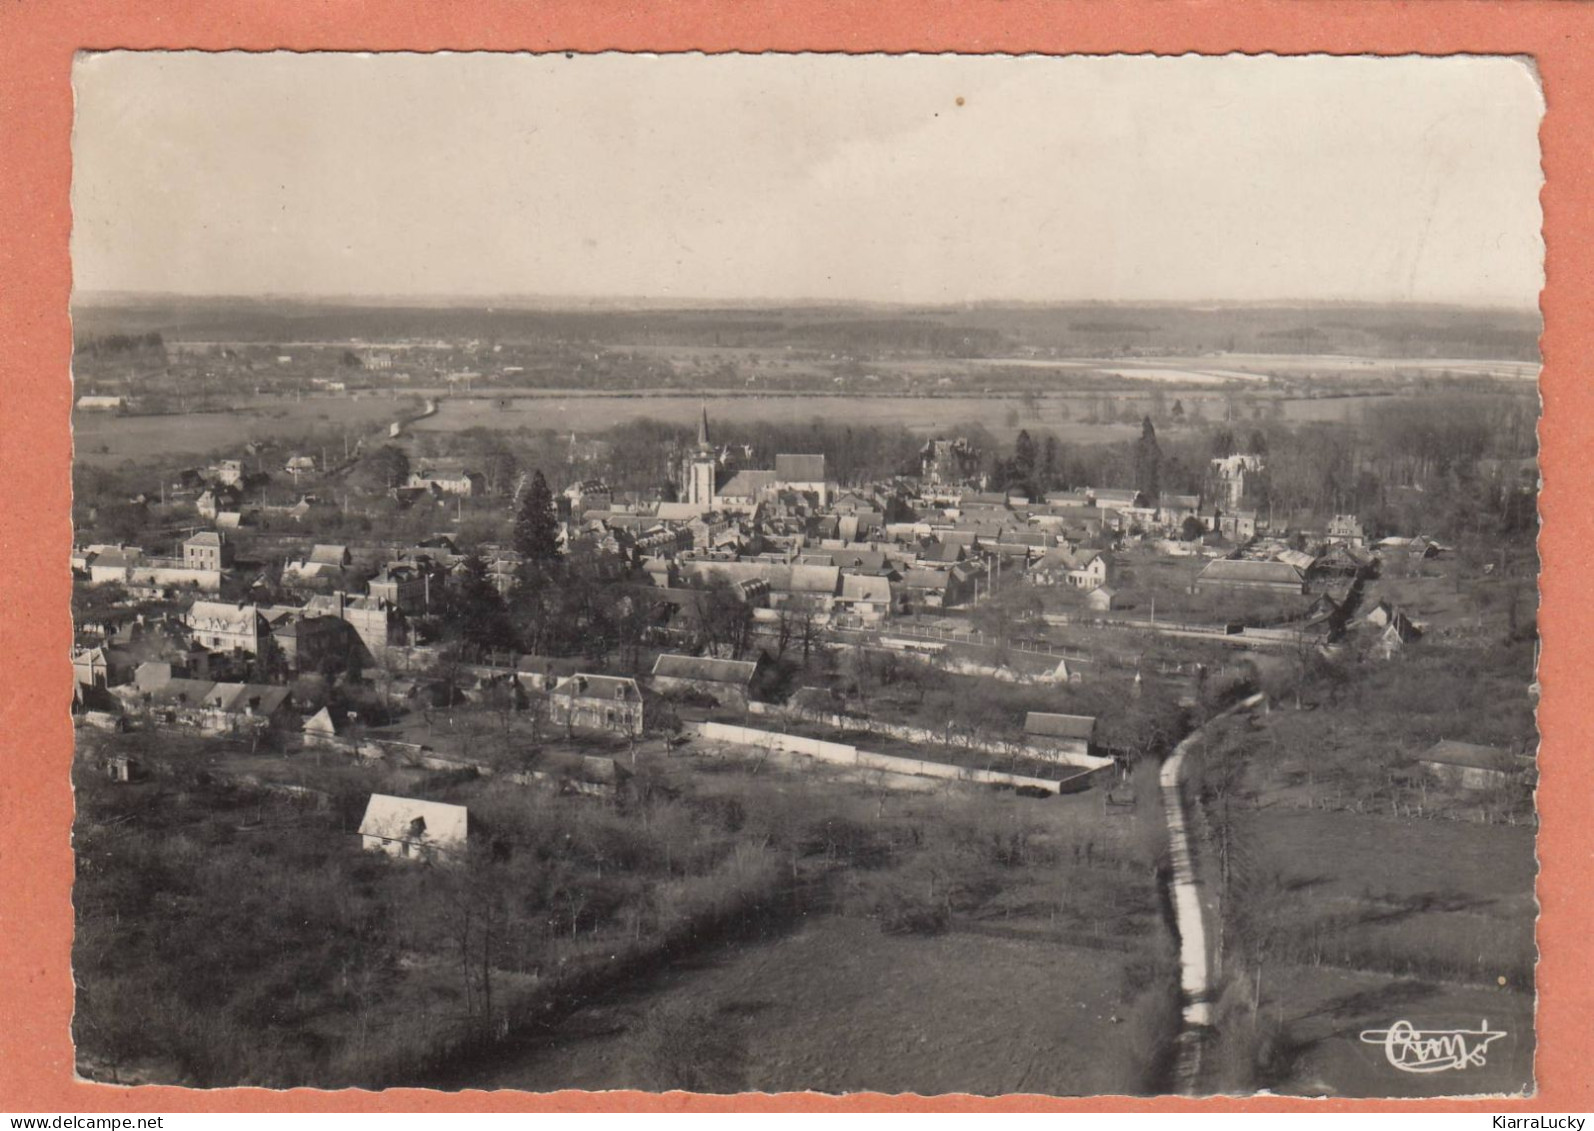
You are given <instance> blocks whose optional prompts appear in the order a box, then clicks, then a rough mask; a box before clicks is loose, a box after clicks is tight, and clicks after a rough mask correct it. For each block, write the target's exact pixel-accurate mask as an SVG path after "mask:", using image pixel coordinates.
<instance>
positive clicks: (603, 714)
mask: <svg viewBox="0 0 1594 1131" xmlns="http://www.w3.org/2000/svg"><path fill="white" fill-rule="evenodd" d="M548 719H549V721H550V722H552V723H553V724H554V725H555V726H572V727H590V728H592V729H594V730H607V731H612V732H614V733H616V734H624V735H630V736H632V737H639V736H640V735H641V734H642V692H641V690H640V689H639V688H638V687H637V683H636V680H634V679H628V678H626V677H624V676H612V675H587V674H585V673H582V672H578V673H576V674H575V675H570V676H566V677H565V678H564V679H562V680H560V681H559V682H558V683H557V684H555V685H554V688H553V690H552V691H551V692H549V694H548Z"/></svg>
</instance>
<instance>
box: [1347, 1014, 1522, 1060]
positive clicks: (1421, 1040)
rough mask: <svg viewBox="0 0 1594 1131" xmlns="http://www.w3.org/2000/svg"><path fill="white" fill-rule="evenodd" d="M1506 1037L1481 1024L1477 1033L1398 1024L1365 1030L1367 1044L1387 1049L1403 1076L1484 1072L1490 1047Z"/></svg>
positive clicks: (1475, 1030)
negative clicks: (1412, 1073)
mask: <svg viewBox="0 0 1594 1131" xmlns="http://www.w3.org/2000/svg"><path fill="white" fill-rule="evenodd" d="M1503 1036H1505V1033H1503V1032H1501V1031H1500V1030H1498V1029H1491V1028H1489V1023H1488V1022H1487V1021H1480V1022H1479V1023H1478V1027H1477V1028H1476V1029H1418V1028H1416V1027H1414V1026H1413V1025H1412V1023H1411V1022H1410V1021H1396V1022H1395V1023H1394V1024H1393V1025H1391V1026H1390V1027H1389V1028H1387V1029H1363V1030H1362V1034H1361V1039H1362V1041H1363V1042H1364V1043H1365V1044H1369V1045H1383V1046H1384V1059H1386V1060H1388V1061H1389V1063H1390V1064H1392V1065H1394V1066H1395V1067H1396V1068H1398V1069H1400V1071H1402V1072H1444V1071H1447V1070H1449V1069H1461V1068H1482V1067H1483V1066H1484V1065H1485V1064H1487V1063H1488V1057H1487V1054H1488V1051H1489V1046H1490V1045H1491V1044H1493V1043H1494V1042H1495V1041H1498V1040H1499V1039H1500V1038H1501V1037H1503Z"/></svg>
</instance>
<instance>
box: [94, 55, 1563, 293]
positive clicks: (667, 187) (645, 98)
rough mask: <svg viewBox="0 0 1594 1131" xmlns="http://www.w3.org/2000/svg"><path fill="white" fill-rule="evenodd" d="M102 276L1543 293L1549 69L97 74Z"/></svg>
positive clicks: (1045, 67)
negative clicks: (1545, 79) (1540, 80)
mask: <svg viewBox="0 0 1594 1131" xmlns="http://www.w3.org/2000/svg"><path fill="white" fill-rule="evenodd" d="M75 82H76V87H77V113H78V117H77V123H76V129H75V131H74V139H73V149H74V154H75V161H76V165H75V170H76V172H75V178H74V188H73V203H74V225H73V261H74V267H75V273H76V282H77V285H78V287H79V288H81V289H84V290H90V291H93V290H121V291H170V292H182V293H192V294H265V293H272V294H319V295H482V296H488V295H509V294H520V295H541V296H572V297H575V296H603V297H617V296H634V297H648V298H657V299H683V300H701V299H729V300H736V299H779V298H812V299H869V300H877V301H888V302H937V303H938V302H961V301H966V300H980V299H1016V300H1025V301H1043V300H1077V299H1087V300H1089V299H1099V300H1173V301H1201V300H1284V299H1354V300H1374V301H1385V300H1403V301H1420V302H1463V303H1489V304H1504V305H1512V306H1521V307H1533V306H1535V305H1536V304H1537V296H1538V291H1539V288H1540V286H1541V281H1542V258H1543V247H1542V243H1541V241H1540V237H1539V227H1540V213H1539V207H1538V192H1539V187H1540V169H1539V150H1538V139H1537V130H1538V121H1539V117H1540V114H1541V112H1542V101H1541V98H1540V95H1539V91H1538V87H1537V84H1536V82H1535V80H1534V76H1533V73H1532V71H1531V69H1530V68H1529V67H1528V66H1527V65H1525V64H1523V63H1522V62H1520V61H1517V60H1510V59H1503V58H1495V59H1491V58H1482V59H1466V58H1457V59H1423V58H1417V57H1412V58H1398V59H1378V58H1350V59H1331V58H1326V57H1313V58H1305V59H1279V58H1272V57H1264V58H1245V57H1240V56H1231V57H1226V58H1218V59H1203V58H1197V57H1194V56H1186V57H1182V58H1174V59H1152V58H1124V57H1115V58H1081V57H1064V58H1038V57H1024V58H1011V57H997V58H992V57H984V58H976V57H953V56H913V57H903V58H885V57H880V56H862V57H848V56H834V55H833V56H815V55H809V56H720V57H703V56H692V55H684V56H664V57H649V56H626V55H597V56H576V57H575V58H567V57H565V56H531V55H485V54H453V55H431V56H427V55H380V56H360V55H337V54H316V55H290V54H273V55H246V54H237V53H233V54H214V55H205V54H198V53H131V52H118V53H112V54H105V55H97V56H86V57H81V58H80V59H79V61H78V64H77V67H76V71H75Z"/></svg>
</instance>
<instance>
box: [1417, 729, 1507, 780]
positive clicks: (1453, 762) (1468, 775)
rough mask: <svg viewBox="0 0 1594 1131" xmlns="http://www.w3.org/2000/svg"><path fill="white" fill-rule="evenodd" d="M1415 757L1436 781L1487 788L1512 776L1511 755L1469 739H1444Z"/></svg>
mask: <svg viewBox="0 0 1594 1131" xmlns="http://www.w3.org/2000/svg"><path fill="white" fill-rule="evenodd" d="M1417 761H1418V763H1419V764H1420V765H1421V766H1422V768H1423V771H1424V772H1425V773H1427V774H1428V775H1429V776H1430V777H1432V778H1434V779H1435V780H1436V781H1438V782H1440V783H1441V784H1444V785H1449V786H1454V787H1457V788H1460V789H1488V788H1490V787H1492V786H1497V785H1501V784H1503V783H1504V782H1505V781H1506V780H1508V779H1509V778H1510V776H1511V758H1510V756H1509V755H1508V754H1507V753H1506V752H1505V751H1503V750H1500V749H1497V748H1496V747H1493V746H1479V745H1477V744H1476V743H1471V742H1456V741H1453V740H1451V739H1444V740H1443V741H1441V742H1436V743H1434V744H1433V745H1432V746H1430V747H1429V748H1428V749H1427V751H1425V752H1424V753H1423V755H1422V756H1421V757H1420V758H1418V759H1417Z"/></svg>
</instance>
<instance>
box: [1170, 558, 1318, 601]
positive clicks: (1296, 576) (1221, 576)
mask: <svg viewBox="0 0 1594 1131" xmlns="http://www.w3.org/2000/svg"><path fill="white" fill-rule="evenodd" d="M1209 589H1265V590H1271V591H1273V592H1275V593H1305V592H1306V578H1305V577H1304V576H1303V575H1302V573H1301V571H1300V570H1299V569H1297V568H1296V567H1295V566H1293V565H1290V564H1289V563H1288V562H1254V561H1245V560H1242V559H1240V558H1217V559H1214V560H1213V561H1210V562H1208V563H1207V566H1206V568H1205V569H1203V570H1202V571H1201V574H1200V576H1199V577H1197V578H1196V582H1195V591H1196V592H1197V593H1201V592H1205V591H1207V590H1209Z"/></svg>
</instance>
